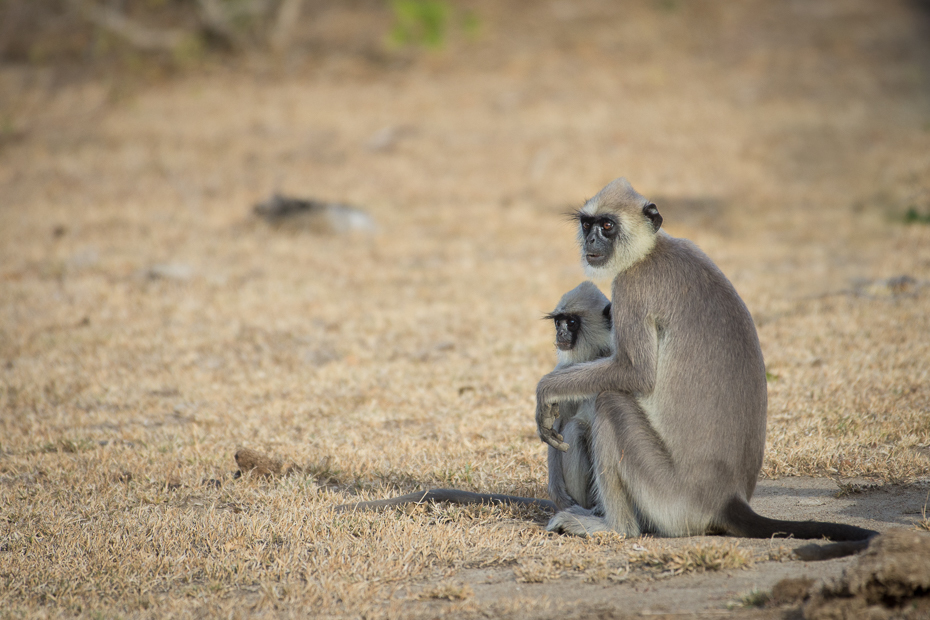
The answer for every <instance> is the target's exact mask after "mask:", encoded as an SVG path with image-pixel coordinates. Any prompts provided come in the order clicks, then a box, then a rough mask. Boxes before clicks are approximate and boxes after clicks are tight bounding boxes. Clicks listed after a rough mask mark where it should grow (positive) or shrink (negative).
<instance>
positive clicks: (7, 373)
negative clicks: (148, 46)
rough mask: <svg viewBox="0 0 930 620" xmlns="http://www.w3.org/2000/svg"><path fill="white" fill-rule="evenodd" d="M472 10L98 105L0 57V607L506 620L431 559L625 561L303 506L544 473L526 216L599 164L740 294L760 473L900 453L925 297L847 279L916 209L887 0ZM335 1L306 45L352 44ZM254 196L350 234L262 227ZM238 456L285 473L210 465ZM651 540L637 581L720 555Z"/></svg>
mask: <svg viewBox="0 0 930 620" xmlns="http://www.w3.org/2000/svg"><path fill="white" fill-rule="evenodd" d="M802 4H803V3H802ZM804 6H805V7H806V6H807V5H806V4H805V5H804ZM476 7H477V9H478V13H479V15H480V16H481V18H482V25H483V32H484V34H483V37H484V38H483V39H482V40H481V41H480V43H479V44H468V45H466V44H462V46H459V47H455V46H453V47H451V48H449V49H447V50H446V51H444V52H441V53H438V54H435V55H431V56H424V57H423V58H420V59H417V60H414V61H411V62H409V63H408V64H406V65H403V66H400V67H399V68H398V67H395V66H394V65H390V63H388V65H385V64H382V63H381V62H380V61H378V60H377V59H375V60H372V59H367V58H366V57H365V56H363V55H352V54H351V53H340V54H334V55H329V56H328V55H326V54H325V53H322V52H321V53H320V55H319V56H318V57H313V58H311V59H310V60H308V61H307V62H308V66H309V67H310V68H309V69H307V70H305V71H303V72H301V73H299V74H287V73H286V72H283V71H282V72H278V73H274V72H272V73H271V74H270V75H269V74H265V73H261V72H250V71H249V70H246V69H243V70H241V71H237V72H223V71H217V72H216V73H215V74H211V75H200V76H195V77H193V78H190V79H178V80H176V81H172V82H169V83H164V84H161V85H155V86H152V87H151V89H149V90H145V91H144V92H140V93H139V94H138V95H137V96H135V97H134V98H130V99H128V100H121V101H119V102H118V103H113V102H112V101H111V100H110V99H108V98H107V93H108V90H107V87H106V85H105V84H98V83H82V84H77V85H71V86H60V85H56V84H55V83H54V81H50V82H43V81H42V80H41V79H38V78H35V79H33V78H34V77H35V76H31V75H30V74H28V73H25V72H23V71H20V70H18V69H17V68H15V67H0V88H2V89H3V92H4V94H9V95H10V96H9V98H8V99H5V101H10V102H13V103H11V104H9V107H8V108H7V109H5V110H4V114H5V115H8V116H9V117H10V118H12V121H11V122H12V125H13V126H15V127H16V128H17V132H16V139H15V140H13V139H12V138H10V139H9V140H7V139H6V138H0V187H2V188H3V191H2V192H0V201H2V204H0V609H3V610H4V611H3V612H2V613H3V614H7V615H11V616H18V615H21V616H41V615H47V616H66V615H72V614H75V613H78V614H81V615H85V616H91V615H106V616H110V615H114V616H115V615H127V616H144V617H159V618H163V617H192V616H203V615H210V616H220V615H223V616H230V615H231V616H236V615H269V616H288V615H298V614H300V615H308V614H311V613H312V615H316V616H318V617H362V616H364V617H415V616H417V615H423V616H430V615H439V614H440V611H437V609H439V607H441V606H448V609H451V610H456V611H455V613H458V614H460V615H464V616H468V615H469V614H476V615H481V614H485V615H487V614H490V615H496V616H498V617H524V616H525V615H526V614H527V613H530V614H533V613H537V612H538V613H540V614H545V613H549V611H547V610H548V609H549V608H548V607H547V605H549V603H548V602H547V600H529V599H526V598H524V596H523V595H515V594H514V592H513V591H509V590H508V591H507V595H506V596H500V597H497V598H495V599H493V600H490V601H489V600H488V599H485V598H483V594H482V593H483V592H484V591H485V590H486V587H485V586H482V585H481V584H477V583H472V582H469V581H467V580H466V579H465V578H464V577H462V575H463V574H464V573H467V572H469V571H479V572H480V571H482V570H495V571H504V572H505V573H506V575H507V577H506V579H507V580H509V581H508V582H507V584H509V585H510V586H513V587H514V588H515V587H516V585H519V584H518V580H523V581H527V582H529V581H533V580H537V581H538V580H540V579H550V580H553V581H547V582H546V585H547V587H548V586H552V587H555V586H556V585H558V584H559V583H561V582H563V581H565V582H568V583H570V584H572V583H575V584H580V583H582V582H584V581H590V582H594V583H603V584H611V583H613V582H615V581H618V580H623V579H626V578H627V576H628V574H636V573H637V571H639V574H640V575H641V576H642V575H648V574H651V573H650V571H652V570H653V569H648V570H647V569H646V568H644V567H643V565H642V564H635V563H634V564H633V565H632V566H630V564H629V557H630V554H631V553H632V549H631V546H630V545H631V542H630V541H624V540H622V539H620V538H618V537H612V536H607V537H598V538H595V539H590V540H573V539H566V538H564V537H559V536H553V535H550V534H547V533H545V532H544V531H543V530H542V529H541V528H540V527H538V525H539V524H540V523H541V522H542V520H543V519H544V517H543V516H542V515H540V514H536V513H532V512H525V511H515V510H511V509H507V508H501V507H475V508H454V507H446V508H442V507H421V508H417V509H416V510H412V511H411V514H409V515H408V514H406V513H404V512H401V511H388V512H384V513H377V514H367V515H352V514H348V515H338V516H337V515H335V514H334V513H333V512H332V511H331V507H332V506H333V505H334V504H338V503H341V502H345V501H349V500H350V499H355V498H358V499H368V498H381V497H385V496H388V495H391V494H394V493H398V492H408V491H413V490H415V489H421V488H426V487H430V486H456V487H460V488H463V489H468V490H485V491H492V492H498V493H516V494H520V495H535V496H544V495H545V482H544V481H545V475H546V473H545V459H544V449H543V446H542V445H541V444H540V443H539V441H538V439H537V438H536V435H535V427H534V423H533V419H532V413H531V412H532V410H533V388H534V386H535V384H536V381H537V380H538V378H539V377H540V376H541V375H542V374H543V373H544V372H546V371H547V370H548V369H549V368H551V366H552V364H553V351H552V345H551V340H552V335H551V333H550V329H549V325H547V324H544V323H543V322H542V321H540V320H538V319H539V317H540V316H542V315H543V314H544V313H545V312H547V311H548V310H551V308H552V306H553V305H554V303H555V302H556V301H557V300H558V298H559V296H560V295H561V294H562V293H563V292H564V291H566V290H568V289H570V288H572V287H573V286H575V285H576V284H577V283H578V282H579V281H580V280H581V279H582V277H583V276H582V273H581V270H580V269H579V268H578V265H577V262H578V261H577V255H576V250H575V248H574V245H573V243H574V242H573V231H572V230H571V229H570V228H569V227H568V226H567V225H566V224H565V223H564V221H563V219H562V218H561V216H560V214H561V213H563V212H564V211H567V210H568V209H570V208H571V207H573V206H577V205H578V204H579V203H580V201H581V200H582V199H584V198H585V197H586V196H590V195H592V194H593V193H594V192H596V191H597V190H598V189H599V188H600V187H601V186H602V185H603V184H604V183H606V182H607V181H609V180H610V179H611V178H613V177H614V176H617V175H619V174H623V175H625V176H628V177H629V178H630V179H631V180H632V182H633V183H634V185H635V186H636V187H637V189H639V190H640V191H641V192H643V193H644V194H646V195H648V196H650V197H654V198H655V199H656V200H657V202H658V203H659V205H660V207H661V208H662V209H663V213H664V214H665V216H666V223H667V228H668V230H669V231H670V232H671V233H672V234H675V235H680V236H687V237H689V238H692V239H694V240H695V241H696V242H697V243H698V244H699V245H700V246H701V247H702V248H704V249H705V250H706V251H707V252H708V254H709V255H710V256H711V257H712V258H713V259H714V260H715V261H716V262H717V263H718V264H719V265H720V266H721V268H722V269H723V270H724V272H725V273H727V274H728V275H729V276H730V278H731V279H732V280H733V282H734V284H735V285H736V287H737V289H738V290H739V291H740V293H741V295H742V296H743V297H744V299H745V300H746V302H747V304H748V306H749V307H750V309H751V310H752V312H753V315H754V317H755V318H756V321H757V324H758V326H759V333H760V338H761V340H762V345H763V349H764V351H765V354H766V359H767V362H768V367H769V370H770V373H771V375H772V380H771V382H770V384H769V386H770V407H769V410H770V419H769V433H768V439H767V441H768V444H767V456H766V461H765V465H764V470H763V474H764V475H766V476H790V475H800V474H805V475H819V476H824V475H829V476H837V477H851V476H860V475H868V476H872V477H874V478H879V479H882V480H886V481H905V482H906V481H910V480H913V479H916V478H926V477H927V476H928V473H930V462H928V457H927V454H928V449H927V447H928V446H930V416H928V415H927V411H928V410H930V366H928V363H927V360H928V359H930V312H927V308H928V299H930V289H928V288H926V287H923V288H921V287H916V288H915V290H913V291H908V292H907V294H903V293H898V292H892V294H888V295H862V294H857V293H856V291H857V290H859V291H871V290H876V289H875V286H872V287H868V286H866V287H860V288H859V289H856V288H855V287H853V286H852V285H851V282H852V281H853V279H855V278H862V279H864V280H866V281H869V282H882V281H885V280H886V279H888V278H892V277H895V276H899V275H909V276H911V277H913V278H915V280H917V281H919V282H927V281H930V226H926V225H920V224H911V225H905V224H904V222H903V219H902V217H903V214H904V213H906V211H907V209H909V208H910V207H911V206H916V207H917V208H919V209H925V208H930V207H928V204H930V203H928V202H927V200H928V196H930V176H928V172H927V171H928V170H930V156H928V153H930V131H928V125H927V123H928V122H930V116H928V113H927V110H926V106H925V101H926V96H927V93H928V92H930V86H928V83H927V79H926V67H927V64H926V58H927V50H926V47H925V41H926V38H925V37H923V36H922V34H921V32H920V31H919V29H918V26H919V24H921V23H922V22H921V21H920V19H922V17H921V18H920V19H918V18H917V17H915V16H914V14H913V13H912V11H913V8H912V7H911V5H909V4H906V3H903V2H902V3H900V4H898V3H887V4H886V3H881V6H879V5H878V4H875V3H870V2H866V1H863V2H837V3H830V2H827V3H823V4H822V5H820V4H818V5H817V7H819V8H810V9H807V8H803V7H801V5H800V4H798V5H797V6H795V5H794V4H792V5H790V6H789V5H788V4H780V3H778V4H772V3H765V2H745V3H699V2H695V3H691V2H689V3H653V2H647V1H644V2H641V3H629V4H626V3H625V4H624V6H623V8H622V10H621V9H620V8H619V7H618V6H615V4H614V3H608V2H597V1H590V2H577V3H552V4H551V5H546V7H545V9H542V8H540V9H539V10H533V11H526V10H524V9H525V7H521V6H520V5H518V4H510V3H490V2H488V3H484V2H482V3H476ZM345 11H346V13H345V14H343V13H340V12H339V9H333V10H332V11H331V12H328V13H327V15H326V20H329V21H326V20H324V22H325V23H326V24H330V25H331V28H329V30H328V31H327V32H328V34H327V36H330V37H339V36H341V37H344V38H345V39H346V40H350V39H353V37H360V36H369V35H371V33H376V32H381V31H382V30H380V28H381V26H380V25H378V24H374V25H372V24H370V23H368V22H366V21H365V20H355V19H354V18H353V17H352V16H353V15H355V14H356V13H358V12H359V11H360V9H358V8H357V7H356V8H346V9H345ZM324 22H321V23H324ZM356 24H360V25H359V26H357V27H358V28H361V30H353V28H356ZM369 27H370V31H369V30H364V28H369ZM469 45H470V47H469ZM5 105H6V104H5ZM385 127H393V128H395V129H396V131H394V133H393V134H392V135H394V136H396V138H395V139H394V141H393V142H390V143H389V144H387V145H386V146H384V145H379V146H378V147H377V148H373V147H372V146H371V144H372V142H371V141H372V136H374V135H375V134H376V133H377V132H379V131H380V130H382V129H383V128H385ZM276 189H279V190H281V191H282V192H285V193H288V194H295V195H300V196H308V197H317V198H322V199H330V200H339V201H345V202H349V203H352V204H356V205H359V206H361V207H363V208H365V209H366V210H367V211H368V212H369V213H371V214H372V215H373V217H374V218H375V219H376V221H377V222H378V225H379V233H378V234H377V235H374V236H370V237H369V236H355V237H351V236H350V237H343V236H339V235H324V234H314V233H309V232H300V231H287V230H277V229H272V228H270V227H267V226H265V225H264V224H263V223H262V222H260V221H257V220H255V219H253V218H252V217H251V216H250V215H249V209H250V206H251V205H252V204H254V203H255V202H257V201H259V200H263V199H265V198H267V196H268V195H269V194H270V193H271V192H272V191H274V190H276ZM879 288H881V287H880V286H879ZM240 447H249V448H253V449H256V450H258V451H260V452H262V453H266V454H271V455H273V456H274V457H275V459H277V460H278V461H280V463H281V464H294V465H296V467H295V468H294V469H293V470H292V475H289V476H284V477H280V476H278V477H276V476H271V477H263V476H259V475H246V476H244V477H242V478H241V479H233V478H232V475H231V474H232V472H233V471H234V470H235V469H236V464H235V462H234V459H233V455H234V454H235V453H236V451H237V449H238V448H240ZM673 547H674V546H673ZM683 548H688V547H683ZM675 549H678V550H677V551H676V550H675ZM681 549H682V548H681V547H674V548H672V549H670V551H669V553H677V554H679V556H680V557H679V556H674V557H676V558H678V559H674V558H673V557H672V556H670V559H669V560H662V567H663V568H662V569H661V570H671V571H679V572H682V571H685V570H690V568H688V567H701V566H704V567H705V568H706V567H707V566H711V565H719V566H729V565H730V564H728V563H737V564H738V563H739V562H743V563H747V562H749V561H750V560H751V559H752V558H749V557H745V556H744V555H743V554H741V553H740V552H739V550H738V549H736V548H732V549H730V548H729V547H726V546H723V547H721V548H719V549H717V550H716V551H713V553H711V551H710V549H709V548H706V549H705V548H703V547H702V548H701V549H699V550H696V551H694V552H693V554H692V552H691V551H689V552H688V554H691V555H687V557H686V556H685V555H684V554H685V552H684V551H682V550H681ZM727 549H729V550H727ZM663 553H664V552H663ZM714 554H716V555H714ZM692 555H693V557H692ZM663 557H664V556H663ZM762 559H764V558H762ZM757 561H761V560H757ZM507 571H510V572H507ZM469 574H470V573H469ZM442 584H447V585H448V584H451V585H448V588H446V586H444V585H442ZM457 584H465V585H466V586H468V587H470V588H472V590H473V591H474V592H475V595H474V596H467V597H465V598H464V599H460V600H456V601H447V600H443V597H442V596H438V597H437V596H432V595H430V594H429V593H430V592H433V593H440V594H441V593H442V592H447V593H450V595H449V596H446V597H445V598H450V597H451V594H452V593H454V592H455V591H456V590H455V588H457V587H458V585H457ZM443 588H446V589H443ZM461 592H462V593H466V594H467V590H466V589H465V588H463V589H462V590H461ZM420 593H426V594H420ZM418 597H419V598H418ZM424 597H425V598H424ZM508 597H512V598H508ZM437 606H439V607H437ZM442 609H446V607H442Z"/></svg>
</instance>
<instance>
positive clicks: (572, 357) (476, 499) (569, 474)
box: [336, 282, 611, 513]
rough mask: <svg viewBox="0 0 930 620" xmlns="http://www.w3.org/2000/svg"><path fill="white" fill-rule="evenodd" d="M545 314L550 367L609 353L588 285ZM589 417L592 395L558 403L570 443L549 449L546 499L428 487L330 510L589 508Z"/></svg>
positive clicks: (596, 295) (600, 312)
mask: <svg viewBox="0 0 930 620" xmlns="http://www.w3.org/2000/svg"><path fill="white" fill-rule="evenodd" d="M545 318H546V319H550V320H554V321H555V331H556V335H555V344H556V349H557V351H556V355H557V357H558V363H557V364H556V368H564V367H566V366H569V365H571V364H576V363H578V362H587V361H591V360H595V359H598V358H599V357H604V356H605V355H610V345H611V339H610V301H609V300H608V299H607V297H605V296H604V294H603V293H601V292H600V291H599V290H598V288H597V287H596V286H595V285H594V284H593V283H591V282H582V283H581V284H579V285H578V286H577V287H575V288H574V289H572V290H571V291H569V292H567V293H565V295H564V296H562V299H561V300H560V301H559V305H557V306H556V308H555V310H553V311H552V313H551V314H548V315H546V317H545ZM593 419H594V398H589V399H587V400H585V401H581V402H571V403H564V404H563V405H562V407H561V412H560V415H559V419H558V421H557V428H558V429H560V430H561V432H562V433H563V434H564V435H565V436H566V437H568V438H570V440H571V441H572V442H573V443H574V444H575V445H573V447H572V448H571V449H570V450H568V451H567V452H562V451H560V450H556V449H555V448H552V447H550V448H549V496H550V497H551V498H552V500H553V501H551V502H549V501H546V500H544V499H536V498H531V497H517V496H513V495H500V494H497V493H472V492H470V491H459V490H457V489H431V490H429V491H417V492H416V493H408V494H407V495H401V496H398V497H391V498H388V499H382V500H375V501H370V502H358V503H355V504H342V505H340V506H336V510H337V511H339V512H344V511H347V510H372V509H375V508H384V507H387V506H400V505H404V504H422V503H428V502H448V503H451V504H490V503H504V504H517V505H521V506H528V505H533V506H538V507H539V508H542V509H544V510H548V511H550V512H553V513H554V512H556V510H564V509H566V508H569V507H570V506H573V505H576V504H577V505H580V506H582V507H584V508H593V507H594V505H595V501H596V500H595V495H594V476H593V473H592V471H591V459H590V457H589V454H588V447H587V446H588V441H589V435H590V428H591V422H592V420H593Z"/></svg>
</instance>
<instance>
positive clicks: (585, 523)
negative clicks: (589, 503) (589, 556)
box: [546, 506, 611, 538]
mask: <svg viewBox="0 0 930 620" xmlns="http://www.w3.org/2000/svg"><path fill="white" fill-rule="evenodd" d="M593 512H594V511H593V510H588V509H586V508H582V507H580V506H572V507H571V508H569V509H567V510H562V511H559V512H557V513H555V516H553V517H552V518H551V519H549V524H548V525H547V526H546V529H547V530H549V531H550V532H560V533H562V534H571V535H572V536H581V537H582V538H585V537H586V536H591V535H592V534H595V533H597V532H609V531H611V528H610V526H609V525H607V520H606V519H604V517H599V516H597V515H595V514H593Z"/></svg>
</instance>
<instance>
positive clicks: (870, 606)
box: [803, 529, 930, 620]
mask: <svg viewBox="0 0 930 620" xmlns="http://www.w3.org/2000/svg"><path fill="white" fill-rule="evenodd" d="M803 612H804V617H805V618H809V619H810V620H827V619H831V620H832V619H837V620H840V619H845V618H875V619H884V618H904V619H911V618H913V619H915V620H916V619H917V618H930V534H927V533H921V532H918V531H914V530H904V529H897V530H891V531H889V532H887V533H886V534H882V535H881V536H879V537H878V538H876V539H875V540H873V541H872V543H871V544H870V545H869V548H868V549H867V550H866V551H864V552H863V553H862V555H860V556H859V558H858V559H857V561H856V563H855V564H854V565H852V566H851V567H850V568H848V569H846V571H845V572H844V573H843V576H842V577H841V578H840V579H837V580H835V581H834V582H831V583H827V584H824V585H821V586H820V587H819V588H818V587H815V589H813V590H812V591H811V592H810V600H809V601H808V602H807V604H806V605H805V606H804V610H803Z"/></svg>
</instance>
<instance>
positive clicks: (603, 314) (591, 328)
mask: <svg viewBox="0 0 930 620" xmlns="http://www.w3.org/2000/svg"><path fill="white" fill-rule="evenodd" d="M545 318H547V319H551V320H553V321H555V346H556V356H557V358H558V363H557V364H556V366H555V367H556V369H559V368H566V367H568V366H571V365H573V364H578V363H581V362H591V361H594V360H596V359H598V358H601V357H607V356H609V355H610V354H611V350H610V347H611V342H612V340H611V337H610V300H608V299H607V297H605V296H604V294H603V293H602V292H601V291H600V290H598V288H597V286H595V285H594V283H592V282H582V283H581V284H579V285H578V286H576V287H575V288H573V289H572V290H570V291H569V292H567V293H565V295H563V296H562V299H561V300H559V305H557V306H556V307H555V310H553V311H552V313H550V314H548V315H547V316H546V317H545ZM594 401H595V399H594V397H591V398H588V399H586V400H582V401H568V402H563V403H561V404H560V405H559V414H558V416H559V417H558V418H557V419H556V420H555V423H554V425H553V429H554V430H555V431H556V432H558V433H561V434H562V435H563V437H564V440H565V442H566V443H568V444H569V445H570V446H571V447H570V448H569V449H568V450H567V451H565V452H562V451H561V450H559V449H557V448H554V447H552V446H549V455H548V458H549V497H550V498H551V499H552V501H553V502H555V505H556V506H557V507H558V509H559V510H566V509H568V508H569V507H571V506H574V505H578V506H581V507H582V508H586V509H592V508H594V507H595V504H596V503H597V494H596V492H595V487H594V472H593V471H592V469H591V456H590V454H591V449H590V441H591V425H592V424H593V423H594Z"/></svg>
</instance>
